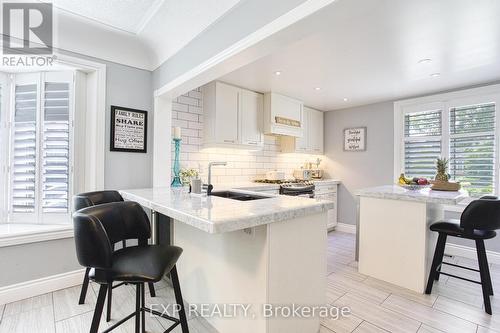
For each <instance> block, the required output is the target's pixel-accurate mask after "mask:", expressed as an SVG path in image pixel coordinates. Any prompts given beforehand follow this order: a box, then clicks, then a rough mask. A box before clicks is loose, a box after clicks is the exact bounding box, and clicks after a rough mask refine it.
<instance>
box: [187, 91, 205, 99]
mask: <svg viewBox="0 0 500 333" xmlns="http://www.w3.org/2000/svg"><path fill="white" fill-rule="evenodd" d="M188 96H189V97H193V98H196V99H201V97H202V95H201V90H191V91H190V92H189V93H188Z"/></svg>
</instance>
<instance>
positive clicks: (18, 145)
mask: <svg viewBox="0 0 500 333" xmlns="http://www.w3.org/2000/svg"><path fill="white" fill-rule="evenodd" d="M14 82H15V83H14V87H15V88H14V100H15V103H14V104H15V105H14V108H13V110H12V111H13V112H14V114H13V116H12V118H11V119H12V129H11V140H10V145H11V149H10V155H11V156H10V165H11V167H10V174H9V177H10V192H9V220H10V221H11V222H18V221H19V222H30V223H33V222H35V223H42V222H43V223H61V222H68V221H69V212H70V204H69V202H70V201H69V199H70V195H71V189H72V184H71V183H72V182H71V179H72V159H71V157H72V110H73V105H72V96H73V92H72V90H73V89H74V85H73V73H71V72H46V73H38V74H19V75H16V76H15V78H14Z"/></svg>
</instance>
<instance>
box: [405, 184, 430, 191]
mask: <svg viewBox="0 0 500 333" xmlns="http://www.w3.org/2000/svg"><path fill="white" fill-rule="evenodd" d="M399 186H401V187H402V188H404V189H405V190H409V191H419V190H423V189H424V188H429V187H431V184H427V185H418V184H407V185H406V184H405V185H399Z"/></svg>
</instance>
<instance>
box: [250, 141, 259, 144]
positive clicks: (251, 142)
mask: <svg viewBox="0 0 500 333" xmlns="http://www.w3.org/2000/svg"><path fill="white" fill-rule="evenodd" d="M247 144H249V145H256V144H258V143H257V142H253V141H248V142H247Z"/></svg>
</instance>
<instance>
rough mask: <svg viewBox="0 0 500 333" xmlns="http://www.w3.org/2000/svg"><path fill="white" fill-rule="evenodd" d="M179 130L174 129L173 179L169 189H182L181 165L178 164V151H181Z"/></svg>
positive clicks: (177, 128) (178, 128)
mask: <svg viewBox="0 0 500 333" xmlns="http://www.w3.org/2000/svg"><path fill="white" fill-rule="evenodd" d="M181 141H182V139H181V128H180V127H176V128H174V144H175V157H174V166H173V171H174V179H172V183H171V184H170V186H171V187H182V182H181V177H180V172H181V163H180V160H179V158H180V151H181Z"/></svg>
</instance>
